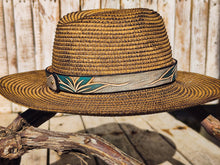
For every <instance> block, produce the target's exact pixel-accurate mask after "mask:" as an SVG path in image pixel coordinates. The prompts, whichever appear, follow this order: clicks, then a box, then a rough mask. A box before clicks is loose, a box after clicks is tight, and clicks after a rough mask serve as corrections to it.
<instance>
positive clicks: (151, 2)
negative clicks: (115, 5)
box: [139, 0, 157, 11]
mask: <svg viewBox="0 0 220 165" xmlns="http://www.w3.org/2000/svg"><path fill="white" fill-rule="evenodd" d="M139 2H140V7H141V8H148V9H152V10H154V11H157V0H139Z"/></svg>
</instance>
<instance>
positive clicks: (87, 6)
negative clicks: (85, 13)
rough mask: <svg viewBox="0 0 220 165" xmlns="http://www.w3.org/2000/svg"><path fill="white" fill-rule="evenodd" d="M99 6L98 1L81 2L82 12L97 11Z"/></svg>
mask: <svg viewBox="0 0 220 165" xmlns="http://www.w3.org/2000/svg"><path fill="white" fill-rule="evenodd" d="M100 6H101V4H100V0H81V9H82V10H90V9H99V8H100Z"/></svg>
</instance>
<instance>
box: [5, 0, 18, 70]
mask: <svg viewBox="0 0 220 165" xmlns="http://www.w3.org/2000/svg"><path fill="white" fill-rule="evenodd" d="M3 7H4V17H5V34H6V46H7V48H8V49H7V58H8V65H9V67H8V73H9V74H13V73H17V72H18V69H17V54H16V42H15V27H14V26H15V25H14V13H13V3H12V1H6V0H4V1H3Z"/></svg>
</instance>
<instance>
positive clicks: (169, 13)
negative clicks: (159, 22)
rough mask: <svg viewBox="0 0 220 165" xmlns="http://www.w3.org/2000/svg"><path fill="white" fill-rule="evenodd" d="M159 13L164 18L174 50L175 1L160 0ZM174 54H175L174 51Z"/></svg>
mask: <svg viewBox="0 0 220 165" xmlns="http://www.w3.org/2000/svg"><path fill="white" fill-rule="evenodd" d="M157 10H158V12H159V13H160V15H161V16H162V17H163V20H164V23H165V26H166V30H167V34H168V38H169V41H170V45H171V48H172V50H173V48H174V25H175V0H158V8H157ZM173 54H175V52H174V50H173Z"/></svg>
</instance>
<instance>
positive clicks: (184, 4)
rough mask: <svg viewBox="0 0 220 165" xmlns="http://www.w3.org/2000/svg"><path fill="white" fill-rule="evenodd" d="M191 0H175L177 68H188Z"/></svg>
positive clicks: (184, 69) (187, 69)
mask: <svg viewBox="0 0 220 165" xmlns="http://www.w3.org/2000/svg"><path fill="white" fill-rule="evenodd" d="M190 19H191V0H186V1H184V0H180V1H176V21H175V41H174V48H173V49H174V50H175V54H174V58H176V59H177V61H178V65H177V66H178V70H182V71H189V70H190V68H189V67H190V27H191V21H190Z"/></svg>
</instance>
